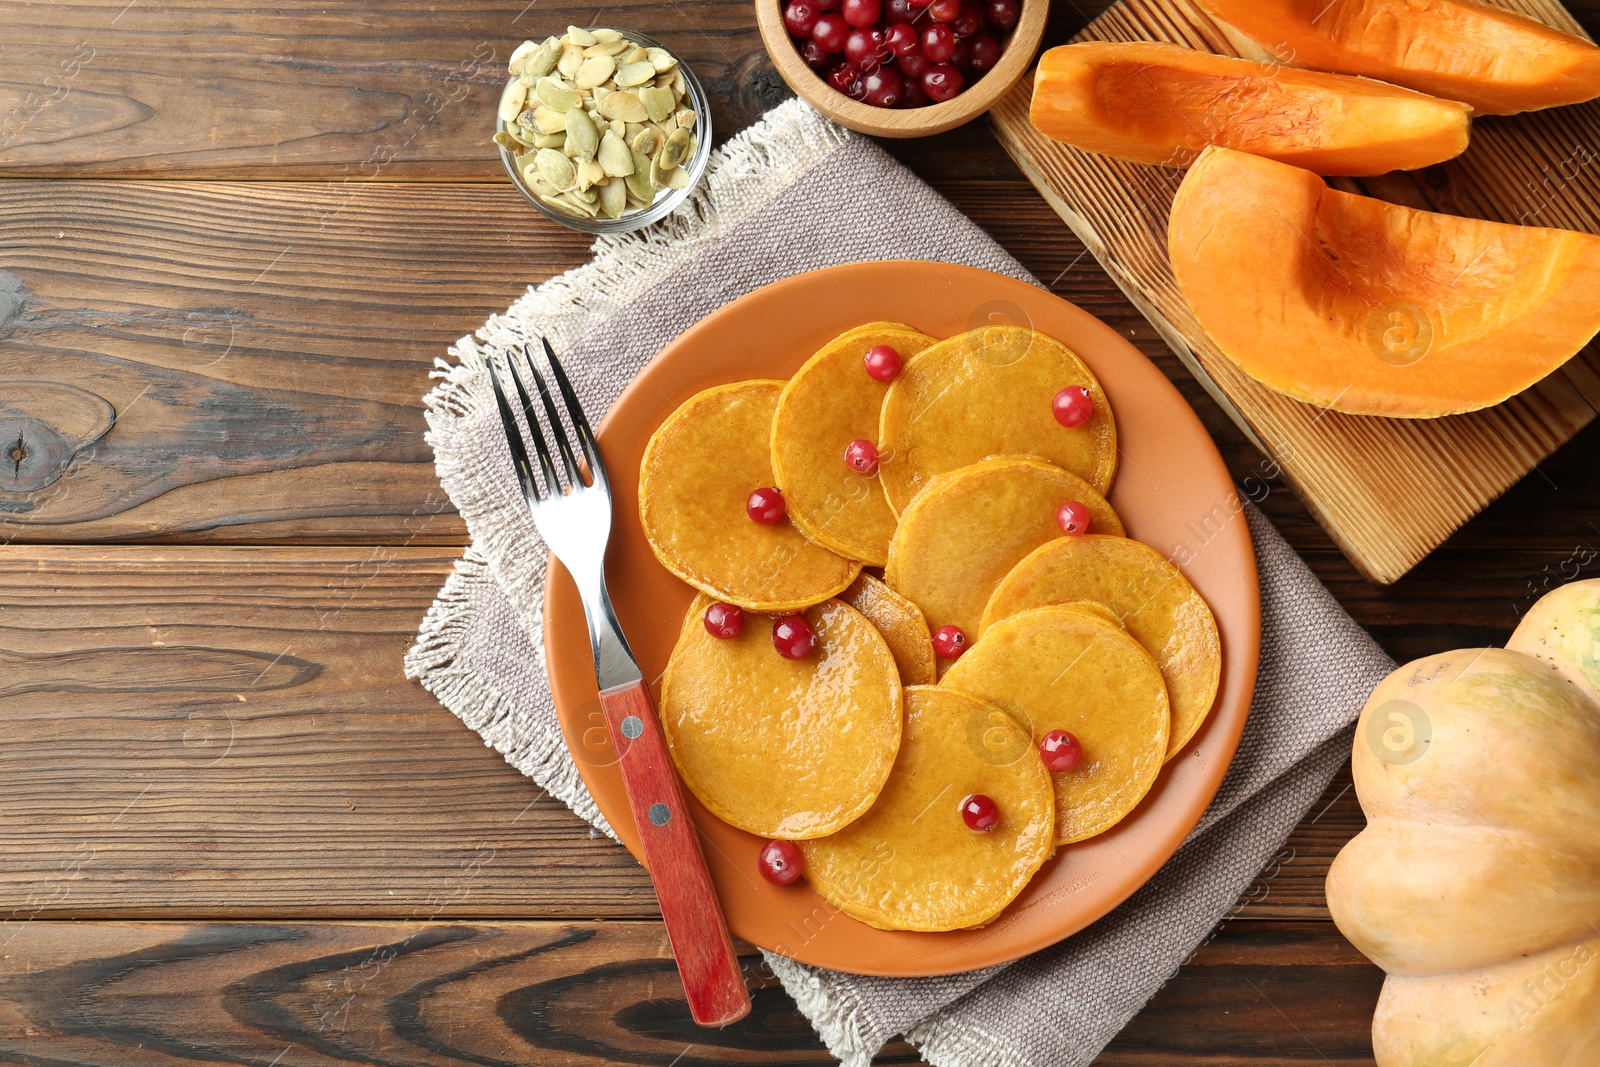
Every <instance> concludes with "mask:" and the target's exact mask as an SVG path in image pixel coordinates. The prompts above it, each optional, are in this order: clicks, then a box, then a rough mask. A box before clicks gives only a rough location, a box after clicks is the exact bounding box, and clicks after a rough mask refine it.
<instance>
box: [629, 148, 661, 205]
mask: <svg viewBox="0 0 1600 1067" xmlns="http://www.w3.org/2000/svg"><path fill="white" fill-rule="evenodd" d="M627 182H628V191H629V192H630V193H632V194H633V195H634V196H636V197H638V198H639V199H640V200H643V201H645V202H647V203H648V202H649V201H651V200H653V199H655V195H656V185H655V182H653V181H651V180H650V159H649V157H647V156H642V155H640V154H639V153H638V152H635V153H634V154H633V173H632V174H630V175H628V177H627Z"/></svg>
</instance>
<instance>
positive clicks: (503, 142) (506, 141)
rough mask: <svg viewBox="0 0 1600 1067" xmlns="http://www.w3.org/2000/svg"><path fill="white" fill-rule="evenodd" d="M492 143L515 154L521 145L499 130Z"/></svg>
mask: <svg viewBox="0 0 1600 1067" xmlns="http://www.w3.org/2000/svg"><path fill="white" fill-rule="evenodd" d="M494 143H495V144H497V145H499V146H500V147H501V148H504V149H505V150H506V151H507V152H515V151H516V150H517V149H518V148H521V147H522V143H521V142H520V141H518V140H517V139H516V138H515V137H513V136H511V135H510V134H509V133H507V132H506V131H505V130H501V131H500V132H499V133H497V134H495V135H494ZM630 162H631V161H630Z"/></svg>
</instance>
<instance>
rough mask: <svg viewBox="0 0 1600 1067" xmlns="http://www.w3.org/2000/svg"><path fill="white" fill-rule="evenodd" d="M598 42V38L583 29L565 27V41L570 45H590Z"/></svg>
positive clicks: (580, 27)
mask: <svg viewBox="0 0 1600 1067" xmlns="http://www.w3.org/2000/svg"><path fill="white" fill-rule="evenodd" d="M598 40H599V38H598V37H596V36H595V35H594V34H592V33H590V32H589V31H588V30H586V29H584V28H583V27H582V26H568V27H567V41H568V42H569V43H571V44H581V45H591V44H594V43H595V42H596V41H598Z"/></svg>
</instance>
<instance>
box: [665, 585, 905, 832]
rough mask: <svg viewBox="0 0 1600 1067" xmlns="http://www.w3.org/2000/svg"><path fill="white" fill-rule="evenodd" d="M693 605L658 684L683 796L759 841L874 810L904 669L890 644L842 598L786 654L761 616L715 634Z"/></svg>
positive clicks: (835, 824)
mask: <svg viewBox="0 0 1600 1067" xmlns="http://www.w3.org/2000/svg"><path fill="white" fill-rule="evenodd" d="M711 604H712V600H711V599H710V598H709V597H706V596H704V595H702V596H699V597H697V598H695V602H694V604H693V605H692V606H691V607H690V608H689V614H688V615H687V616H685V617H684V621H683V629H682V631H681V632H680V633H679V635H678V644H677V647H676V648H674V649H673V650H672V658H671V659H670V660H668V662H667V672H666V675H665V676H664V677H663V678H662V681H661V728H662V731H663V732H664V733H665V734H666V738H667V746H668V748H669V750H670V751H671V752H672V761H673V763H675V764H677V767H678V773H679V774H680V775H682V776H683V782H684V784H685V785H686V786H688V787H689V791H690V792H692V793H693V794H694V795H695V796H696V797H698V798H699V800H700V803H702V804H704V805H705V806H706V808H707V809H708V810H709V811H710V812H711V813H712V814H713V815H715V816H717V818H719V819H721V820H723V821H724V822H727V823H731V824H732V825H734V826H737V827H739V828H740V829H741V830H748V831H750V832H751V833H753V834H760V835H761V836H763V837H782V838H789V839H798V838H806V837H820V836H822V835H824V834H831V833H833V832H834V831H836V830H838V829H840V828H841V827H844V826H846V825H848V824H849V823H850V822H851V820H853V819H855V818H856V817H857V816H859V815H860V814H861V813H862V812H864V811H866V810H867V809H868V808H869V807H871V806H872V802H873V800H874V799H876V798H877V796H878V793H879V791H880V790H882V788H883V784H884V782H885V781H886V780H887V779H888V777H889V769H890V768H891V767H892V766H893V765H894V757H895V752H896V751H898V749H899V747H900V720H901V715H902V711H903V706H902V700H901V688H900V672H899V671H898V670H897V669H896V668H895V664H894V657H893V656H891V655H890V654H889V646H888V645H886V644H884V642H883V638H882V637H880V636H879V634H878V631H877V630H876V629H874V628H873V625H872V624H871V623H870V622H868V621H867V620H866V618H865V617H864V616H862V615H861V614H860V613H859V612H857V611H856V610H855V609H854V608H852V607H849V606H848V605H845V604H841V603H839V602H838V601H837V600H830V601H828V602H827V603H825V604H821V605H818V606H817V607H814V608H810V609H808V610H807V611H806V612H805V617H806V620H807V621H808V622H810V623H811V626H812V628H813V630H814V632H815V634H816V646H815V647H814V648H813V649H812V651H811V653H810V654H809V655H807V656H804V657H802V658H801V659H797V660H791V659H785V658H784V657H783V656H780V655H779V654H778V650H777V649H776V648H774V647H773V645H772V627H771V625H770V623H769V621H768V620H766V619H759V618H752V619H746V620H745V626H744V630H743V631H741V632H740V633H739V635H738V636H737V637H730V638H717V637H713V636H711V634H710V633H708V632H707V631H706V628H705V625H704V622H703V618H704V615H705V610H706V608H707V607H709V606H710V605H711Z"/></svg>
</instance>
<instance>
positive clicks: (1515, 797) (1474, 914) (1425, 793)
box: [1328, 580, 1600, 1067]
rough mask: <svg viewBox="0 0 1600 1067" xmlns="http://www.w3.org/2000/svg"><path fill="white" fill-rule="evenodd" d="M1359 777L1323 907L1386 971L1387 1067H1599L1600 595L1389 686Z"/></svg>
mask: <svg viewBox="0 0 1600 1067" xmlns="http://www.w3.org/2000/svg"><path fill="white" fill-rule="evenodd" d="M1354 769H1355V785H1356V795H1357V796H1358V797H1359V798H1360V800H1361V807H1362V809H1363V810H1364V811H1365V812H1366V814H1367V828H1366V829H1365V830H1363V831H1362V832H1361V833H1360V834H1359V835H1357V836H1356V838H1355V839H1354V840H1352V841H1351V842H1350V843H1349V844H1348V845H1346V846H1345V848H1344V850H1343V851H1342V852H1340V853H1339V856H1338V858H1337V859H1336V860H1335V861H1334V864H1333V868H1332V870H1331V871H1330V872H1329V874H1328V906H1329V908H1330V909H1331V910H1332V912H1333V919H1334V921H1335V922H1336V923H1338V925H1339V929H1340V930H1341V931H1343V933H1344V935H1345V936H1346V937H1348V938H1349V939H1350V941H1351V942H1352V943H1354V944H1355V946H1356V947H1357V948H1359V949H1360V950H1361V951H1362V952H1364V953H1366V954H1367V956H1369V957H1370V958H1371V959H1372V960H1373V961H1374V962H1375V963H1377V964H1378V965H1379V966H1380V967H1382V968H1383V969H1384V970H1385V971H1387V972H1388V974H1389V977H1388V979H1387V980H1386V981H1385V982H1384V986H1383V994H1382V996H1381V997H1380V998H1379V1001H1378V1010H1377V1014H1376V1016H1375V1017H1374V1018H1373V1022H1372V1043H1373V1050H1374V1052H1375V1054H1376V1056H1377V1060H1378V1064H1379V1065H1380V1067H1469V1065H1471V1067H1594V1065H1596V1064H1600V580H1591V581H1585V582H1576V583H1573V584H1571V585H1567V586H1565V587H1563V588H1561V589H1558V590H1556V591H1554V592H1552V593H1550V594H1549V595H1547V596H1545V597H1544V598H1543V599H1542V600H1540V601H1539V602H1538V603H1537V604H1536V605H1535V606H1534V607H1533V609H1532V610H1531V611H1529V613H1528V615H1527V616H1526V617H1525V618H1524V619H1523V621H1522V624H1521V625H1520V626H1518V627H1517V630H1516V633H1515V634H1513V635H1512V638H1511V640H1510V642H1508V644H1507V647H1506V648H1503V649H1498V648H1485V649H1468V650H1465V651H1460V652H1446V653H1444V654H1443V655H1438V656H1430V657H1428V658H1426V659H1421V660H1417V661H1416V662H1414V663H1410V664H1407V665H1406V666H1404V667H1402V668H1400V669H1399V670H1397V671H1395V672H1394V673H1393V674H1391V675H1390V676H1389V677H1388V678H1386V679H1384V681H1383V682H1382V683H1381V684H1380V685H1379V686H1378V688H1377V689H1376V690H1374V691H1373V694H1372V696H1371V698H1370V699H1369V700H1368V701H1367V705H1366V708H1365V709H1364V710H1363V711H1362V713H1361V721H1360V724H1359V725H1358V727H1357V730H1356V742H1355V752H1354Z"/></svg>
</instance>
